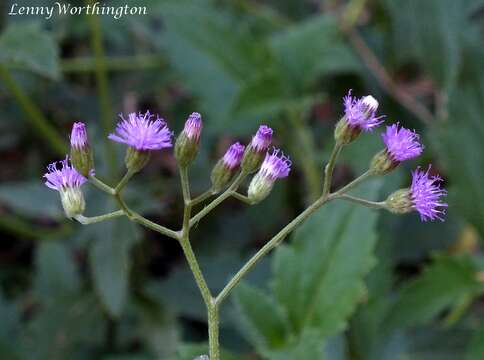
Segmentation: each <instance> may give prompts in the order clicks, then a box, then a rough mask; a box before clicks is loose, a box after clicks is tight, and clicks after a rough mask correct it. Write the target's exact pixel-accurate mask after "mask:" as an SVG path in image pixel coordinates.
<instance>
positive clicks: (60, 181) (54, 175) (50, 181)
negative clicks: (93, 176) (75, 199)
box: [44, 156, 87, 191]
mask: <svg viewBox="0 0 484 360" xmlns="http://www.w3.org/2000/svg"><path fill="white" fill-rule="evenodd" d="M59 163H60V165H61V167H60V169H59V168H58V166H57V165H58V164H59ZM47 170H48V172H47V173H46V174H45V175H44V178H45V179H46V181H45V185H46V186H47V187H49V188H51V189H53V190H57V191H65V190H67V189H79V188H80V187H81V186H82V184H84V183H85V182H86V181H87V179H86V178H85V177H84V176H82V175H81V174H79V173H78V172H77V170H76V169H74V168H73V167H72V166H71V165H70V164H69V157H67V156H66V158H65V160H62V161H58V162H53V163H52V164H50V165H49V166H48V167H47Z"/></svg>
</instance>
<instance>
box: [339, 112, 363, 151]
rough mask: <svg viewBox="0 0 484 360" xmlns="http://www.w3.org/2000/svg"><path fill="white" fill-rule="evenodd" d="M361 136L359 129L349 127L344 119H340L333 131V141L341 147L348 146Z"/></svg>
mask: <svg viewBox="0 0 484 360" xmlns="http://www.w3.org/2000/svg"><path fill="white" fill-rule="evenodd" d="M360 134H361V128H360V127H354V126H351V125H350V124H349V123H348V121H347V120H346V117H342V118H341V119H340V121H338V123H337V124H336V128H335V129H334V140H335V141H336V142H337V143H338V144H341V145H348V144H350V143H351V142H353V141H354V140H355V139H356V138H357V137H358V136H359V135H360Z"/></svg>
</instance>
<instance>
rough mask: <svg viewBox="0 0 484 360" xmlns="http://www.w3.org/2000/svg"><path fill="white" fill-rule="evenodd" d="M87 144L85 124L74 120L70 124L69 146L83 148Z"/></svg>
mask: <svg viewBox="0 0 484 360" xmlns="http://www.w3.org/2000/svg"><path fill="white" fill-rule="evenodd" d="M87 145H88V140H87V131H86V124H84V123H82V122H75V123H74V125H72V132H71V146H72V147H73V148H76V149H83V148H85V147H86V146H87Z"/></svg>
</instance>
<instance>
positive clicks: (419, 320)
mask: <svg viewBox="0 0 484 360" xmlns="http://www.w3.org/2000/svg"><path fill="white" fill-rule="evenodd" d="M476 273H477V269H476V267H475V265H474V263H473V262H472V260H471V258H469V257H450V256H439V257H437V258H436V259H435V261H434V262H433V264H432V265H430V266H429V267H428V268H427V269H426V270H425V271H424V272H423V274H422V275H420V276H419V277H418V278H416V279H414V280H412V281H410V282H408V283H406V284H405V285H404V286H403V288H402V289H401V290H400V291H399V293H398V295H397V299H396V301H395V303H394V304H393V306H392V309H391V310H390V312H389V315H388V318H387V319H386V325H387V326H388V328H398V327H406V326H414V325H420V324H424V323H426V322H428V321H430V320H431V319H433V318H434V317H435V316H437V315H438V314H439V313H440V312H442V311H443V310H444V309H446V308H448V307H449V306H451V305H452V304H454V303H456V302H458V301H460V300H461V299H462V298H463V297H464V296H475V295H476V294H478V293H479V292H482V291H483V290H484V289H483V286H482V284H479V282H478V281H477V278H476Z"/></svg>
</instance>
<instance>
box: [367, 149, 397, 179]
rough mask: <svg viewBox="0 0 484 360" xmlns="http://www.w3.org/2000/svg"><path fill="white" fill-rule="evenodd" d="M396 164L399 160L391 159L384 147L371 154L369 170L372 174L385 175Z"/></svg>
mask: <svg viewBox="0 0 484 360" xmlns="http://www.w3.org/2000/svg"><path fill="white" fill-rule="evenodd" d="M398 164H400V162H399V161H395V160H393V159H392V157H391V155H390V154H389V153H388V151H387V150H386V149H385V150H382V151H380V152H379V153H377V154H376V155H375V156H373V159H372V160H371V163H370V172H371V173H372V174H374V175H386V174H388V173H389V172H391V171H392V170H393V169H395V168H396V167H397V166H398Z"/></svg>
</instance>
